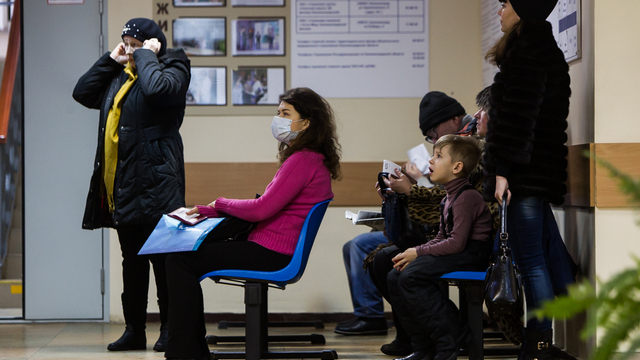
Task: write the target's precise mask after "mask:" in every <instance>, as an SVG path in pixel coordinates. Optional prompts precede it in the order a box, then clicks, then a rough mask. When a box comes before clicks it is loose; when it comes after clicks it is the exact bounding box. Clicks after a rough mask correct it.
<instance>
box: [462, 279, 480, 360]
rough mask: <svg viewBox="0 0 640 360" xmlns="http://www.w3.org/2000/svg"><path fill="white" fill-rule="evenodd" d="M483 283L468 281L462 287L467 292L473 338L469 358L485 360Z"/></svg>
mask: <svg viewBox="0 0 640 360" xmlns="http://www.w3.org/2000/svg"><path fill="white" fill-rule="evenodd" d="M482 285H483V283H480V282H475V281H473V282H468V283H466V284H465V285H464V289H460V291H461V293H464V294H465V297H466V301H467V307H466V308H467V319H468V321H469V328H470V329H471V334H472V335H473V336H472V339H471V342H470V344H469V346H468V347H469V360H484V354H483V350H484V338H483V335H482V302H483V295H484V288H483V286H482Z"/></svg>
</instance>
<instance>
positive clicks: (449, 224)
mask: <svg viewBox="0 0 640 360" xmlns="http://www.w3.org/2000/svg"><path fill="white" fill-rule="evenodd" d="M471 189H473V190H475V188H474V187H473V185H471V184H466V185H464V186H463V187H462V188H461V189H460V190H458V192H457V193H456V196H455V197H454V198H453V200H451V203H450V204H449V208H448V209H447V219H446V223H445V218H444V205H445V204H446V202H447V196H445V197H444V198H443V199H442V201H441V202H440V223H441V224H445V225H444V237H445V238H448V237H449V236H450V235H451V233H450V232H449V231H447V227H448V228H449V229H450V230H452V231H453V203H454V202H456V200H458V197H459V196H460V194H462V193H463V192H465V191H466V190H471Z"/></svg>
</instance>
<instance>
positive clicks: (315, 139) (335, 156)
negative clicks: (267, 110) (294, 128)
mask: <svg viewBox="0 0 640 360" xmlns="http://www.w3.org/2000/svg"><path fill="white" fill-rule="evenodd" d="M283 101H284V102H286V103H287V104H290V105H291V106H293V108H294V109H295V110H296V111H297V112H298V114H300V119H307V120H309V127H308V128H307V129H306V130H305V131H302V132H301V133H300V134H298V137H296V139H295V141H292V142H291V145H287V144H285V143H280V145H279V150H280V152H279V153H278V160H279V161H280V164H282V163H283V162H284V161H285V160H287V159H288V158H289V156H291V154H293V153H294V152H296V151H298V150H302V149H309V150H313V151H316V152H319V153H320V154H322V155H324V165H325V166H326V167H327V169H329V172H330V173H331V178H332V179H340V178H341V177H342V173H341V171H340V156H341V153H342V147H341V146H340V143H338V134H337V131H336V121H335V117H334V115H333V110H332V109H331V106H330V105H329V103H328V102H327V101H326V100H325V99H324V98H322V96H320V95H318V94H316V92H315V91H313V90H311V89H309V88H304V87H300V88H294V89H290V90H287V91H285V93H284V94H282V95H280V102H283Z"/></svg>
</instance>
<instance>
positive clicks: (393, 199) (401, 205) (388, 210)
mask: <svg viewBox="0 0 640 360" xmlns="http://www.w3.org/2000/svg"><path fill="white" fill-rule="evenodd" d="M382 217H384V225H385V231H386V235H387V238H388V239H389V242H391V243H392V244H393V245H396V246H397V247H399V248H400V249H402V250H405V249H408V248H412V247H415V246H418V245H421V244H424V242H425V237H426V235H427V233H428V229H427V227H426V226H424V225H421V224H418V223H415V222H412V221H411V219H410V218H409V207H408V205H407V196H406V195H404V194H397V193H391V194H387V195H386V200H385V201H384V203H383V204H382Z"/></svg>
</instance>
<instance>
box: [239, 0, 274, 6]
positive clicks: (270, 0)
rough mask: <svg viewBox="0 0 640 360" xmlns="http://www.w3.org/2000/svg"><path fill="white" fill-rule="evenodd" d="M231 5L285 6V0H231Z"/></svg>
mask: <svg viewBox="0 0 640 360" xmlns="http://www.w3.org/2000/svg"><path fill="white" fill-rule="evenodd" d="M231 6H284V0H231Z"/></svg>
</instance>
